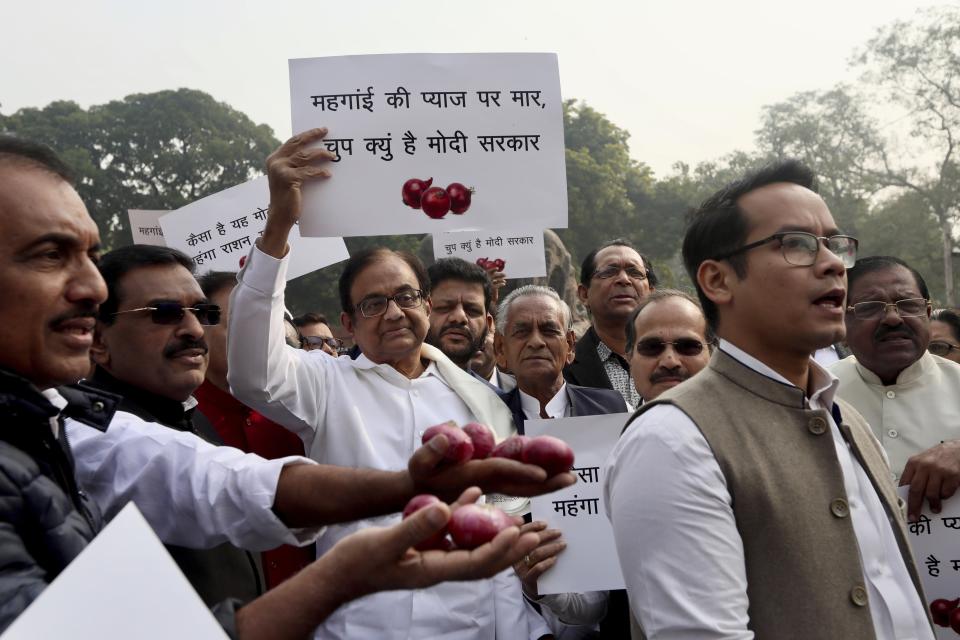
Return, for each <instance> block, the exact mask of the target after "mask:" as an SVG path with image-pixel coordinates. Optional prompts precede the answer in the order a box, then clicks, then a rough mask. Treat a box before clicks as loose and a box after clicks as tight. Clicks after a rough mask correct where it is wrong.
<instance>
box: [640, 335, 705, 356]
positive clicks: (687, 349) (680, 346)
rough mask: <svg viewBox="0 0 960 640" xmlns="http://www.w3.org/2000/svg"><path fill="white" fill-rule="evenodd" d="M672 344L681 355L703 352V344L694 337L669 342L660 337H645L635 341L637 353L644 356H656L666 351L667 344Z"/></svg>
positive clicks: (696, 354)
mask: <svg viewBox="0 0 960 640" xmlns="http://www.w3.org/2000/svg"><path fill="white" fill-rule="evenodd" d="M668 344H670V345H673V348H674V350H675V351H676V352H677V353H678V354H680V355H681V356H698V355H700V354H701V353H703V348H704V344H703V343H702V342H700V341H699V340H695V339H694V338H679V339H678V340H674V341H673V342H670V341H668V340H661V339H660V338H647V339H645V340H641V341H640V342H638V343H637V353H638V354H640V355H641V356H644V357H646V358H656V357H657V356H659V355H660V354H661V353H663V352H664V351H666V349H667V345H668Z"/></svg>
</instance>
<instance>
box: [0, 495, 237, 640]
mask: <svg viewBox="0 0 960 640" xmlns="http://www.w3.org/2000/svg"><path fill="white" fill-rule="evenodd" d="M0 637H2V640H37V639H38V638H70V639H71V640H130V639H131V638H136V639H137V640H169V639H170V638H191V640H193V639H196V640H206V639H210V640H226V638H227V634H226V633H224V632H223V629H221V628H220V625H218V624H217V621H216V620H215V619H214V617H213V615H211V613H210V611H209V610H208V609H207V608H206V606H204V604H203V601H202V600H201V599H200V596H198V595H197V593H196V591H194V590H193V587H191V586H190V583H189V582H188V581H187V579H186V577H184V575H183V574H182V573H181V572H180V568H179V567H177V565H176V563H175V562H174V561H173V558H171V557H170V554H169V553H168V552H167V550H166V549H164V548H163V543H162V542H160V540H159V538H157V536H156V534H155V533H154V532H153V530H152V529H151V528H150V525H148V524H147V521H146V520H144V518H143V516H142V515H141V514H140V511H139V510H138V509H137V507H136V506H135V505H134V504H133V503H132V502H131V503H130V504H128V505H127V506H126V507H124V508H123V510H122V511H121V512H120V513H119V514H117V517H116V518H114V519H113V521H111V522H110V524H109V525H107V526H106V528H104V530H103V531H101V532H100V534H99V535H98V536H97V537H96V538H94V539H93V541H92V542H91V543H90V544H89V545H88V546H87V548H86V549H84V550H83V552H82V553H81V554H80V555H79V556H77V558H76V559H75V560H74V561H73V562H71V563H70V565H69V566H68V567H67V568H66V569H65V570H64V571H63V573H61V574H60V575H59V576H57V578H56V580H54V581H53V583H51V584H50V586H48V587H47V588H46V589H45V590H44V591H43V593H42V594H41V595H40V597H39V598H37V599H36V600H34V602H33V603H32V604H31V605H30V606H29V607H28V608H27V610H26V611H24V612H23V614H21V615H20V617H19V618H17V619H16V620H15V621H14V622H13V624H12V625H10V627H9V628H8V629H7V631H6V633H4V634H3V636H0Z"/></svg>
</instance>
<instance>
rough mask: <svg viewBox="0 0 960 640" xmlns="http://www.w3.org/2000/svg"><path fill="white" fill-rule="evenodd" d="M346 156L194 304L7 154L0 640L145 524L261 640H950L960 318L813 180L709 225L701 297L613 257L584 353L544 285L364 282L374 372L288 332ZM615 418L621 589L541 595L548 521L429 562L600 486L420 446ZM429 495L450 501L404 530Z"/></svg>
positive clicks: (2, 169) (60, 191) (698, 253)
mask: <svg viewBox="0 0 960 640" xmlns="http://www.w3.org/2000/svg"><path fill="white" fill-rule="evenodd" d="M325 133H326V132H325V131H324V130H322V129H318V130H313V131H309V132H306V133H303V134H301V135H299V136H295V137H294V138H292V139H290V140H289V141H287V142H286V143H284V144H283V145H282V146H281V147H280V148H279V149H278V150H277V151H275V152H274V153H273V154H272V155H271V156H270V158H268V159H267V171H268V175H269V182H270V192H271V205H270V211H269V215H268V218H267V222H266V226H265V228H264V231H263V234H262V236H261V238H260V240H259V241H258V242H257V243H256V245H255V246H254V247H252V249H251V251H250V254H249V255H248V257H247V259H246V261H245V262H244V265H243V267H242V268H241V270H240V272H239V274H234V273H221V272H210V273H206V274H200V275H198V274H197V273H196V267H195V265H194V263H193V262H192V260H191V259H190V258H188V257H187V256H186V255H184V254H182V253H181V252H179V251H177V250H175V249H170V248H166V247H151V246H130V247H122V248H118V249H114V250H112V251H110V252H109V253H106V254H104V255H101V251H100V246H99V233H98V231H97V229H96V226H95V225H94V223H93V221H92V220H91V218H90V216H89V215H88V213H87V210H86V208H85V206H84V204H83V202H82V201H81V200H80V198H79V196H78V195H77V193H76V191H75V190H74V188H73V185H72V182H71V177H70V172H69V170H68V168H67V167H66V166H65V165H64V164H63V163H62V162H61V161H60V160H59V158H58V157H57V156H56V155H55V154H54V153H53V152H52V151H51V150H49V149H48V148H46V147H43V146H41V145H37V144H34V143H31V142H27V141H23V140H18V139H16V138H0V230H2V233H0V284H2V285H3V290H4V291H5V292H6V296H7V299H6V302H5V304H4V305H3V306H2V308H0V316H2V317H3V319H4V320H5V323H4V324H5V327H6V330H5V332H4V333H3V334H0V415H2V416H3V417H4V419H5V429H4V430H3V431H2V432H0V433H2V435H0V496H2V498H3V499H2V500H0V631H2V630H3V629H5V628H6V627H7V626H9V625H10V624H11V623H12V622H13V621H14V620H15V619H16V618H17V617H18V616H19V615H20V614H21V613H22V612H23V611H24V610H25V609H26V608H27V607H28V606H29V605H30V603H31V602H32V601H34V600H35V599H37V598H38V597H39V596H40V595H41V594H42V592H43V589H44V588H45V587H46V586H47V585H48V584H50V583H51V582H52V581H53V580H54V579H55V578H56V577H57V575H59V574H60V573H61V572H62V571H63V570H64V569H65V568H66V566H67V565H68V564H69V563H70V562H71V561H72V560H73V559H74V558H75V557H76V556H77V555H78V554H79V553H80V552H81V551H82V550H83V548H84V547H85V546H86V545H87V544H88V543H89V542H90V540H91V539H92V538H93V537H94V536H95V535H96V534H97V532H98V531H99V530H100V529H101V528H102V527H103V526H104V522H105V521H108V520H109V519H110V518H111V517H113V516H114V515H116V513H118V512H119V510H120V509H121V508H123V507H124V506H125V505H126V504H127V503H129V502H133V503H135V504H136V505H137V507H138V508H139V509H140V510H141V512H142V513H143V514H144V516H145V518H146V520H147V521H148V522H149V524H150V525H151V526H152V527H153V529H154V530H155V531H156V533H157V535H158V536H159V537H160V538H161V539H162V540H163V542H164V543H165V545H166V546H167V549H168V550H169V551H170V554H171V556H172V557H173V558H174V560H175V561H176V562H177V564H178V565H179V566H180V568H181V569H182V571H183V572H184V574H185V575H186V577H187V578H188V580H189V581H190V584H191V585H192V586H193V588H194V589H195V590H196V591H197V593H198V594H199V595H200V597H201V598H202V600H203V601H204V603H205V604H206V605H207V606H209V607H210V608H211V611H212V612H213V614H214V615H215V616H216V618H217V620H218V621H219V622H220V624H221V625H222V626H223V628H224V629H225V630H226V631H227V632H228V633H229V634H230V635H231V636H232V637H237V638H278V639H284V638H303V637H310V636H313V637H316V638H371V639H372V638H377V639H380V638H441V637H442V638H451V639H454V638H456V639H460V638H462V639H467V638H471V639H472V638H504V639H512V638H516V639H518V640H519V639H527V638H529V639H541V638H551V637H553V638H567V639H569V638H593V637H604V638H627V637H634V638H671V639H672V638H717V639H720V638H723V639H746V638H752V637H761V638H771V637H773V638H787V639H790V638H797V639H800V638H804V639H807V638H813V637H831V638H877V639H883V640H886V639H890V640H893V639H898V640H900V639H906V638H917V639H919V638H923V639H929V638H933V637H934V633H933V630H932V626H931V621H930V617H929V615H928V612H927V606H926V604H925V599H924V596H923V589H922V585H921V583H920V577H919V573H918V570H917V566H916V564H915V562H914V560H913V556H912V554H911V550H910V546H909V542H908V539H907V530H906V519H907V517H909V518H911V519H914V518H916V517H917V516H918V515H919V513H920V510H921V508H922V507H923V506H924V505H925V504H927V505H929V507H930V508H931V509H932V511H933V512H938V511H939V510H940V509H941V506H942V501H943V500H945V499H947V498H950V497H951V496H952V495H954V493H955V492H956V490H957V488H958V487H960V364H958V363H960V316H958V315H957V313H956V312H955V311H952V310H946V309H943V310H937V311H936V312H934V311H933V309H932V307H931V301H930V293H929V291H928V289H927V286H926V283H925V282H924V279H923V277H922V275H921V274H920V273H918V272H917V271H916V270H914V269H913V268H912V267H910V266H909V265H908V264H906V263H905V262H903V261H902V260H900V259H898V258H896V257H882V256H881V257H868V258H861V259H859V260H858V259H857V254H858V249H859V247H858V242H857V240H856V239H855V238H853V237H850V236H847V235H843V233H842V232H841V230H840V229H838V228H837V226H836V224H835V222H834V220H833V217H832V216H831V214H830V211H829V209H828V208H827V206H826V204H825V203H824V201H823V200H822V198H820V196H818V195H817V193H816V183H815V180H814V175H813V173H812V172H811V170H810V169H809V168H807V167H804V166H802V165H800V164H798V163H796V162H794V161H784V162H780V163H777V164H774V165H770V166H767V167H764V168H762V169H759V170H757V171H755V172H752V173H750V174H748V175H745V176H743V177H742V178H741V179H739V180H736V181H735V182H733V183H731V184H729V185H727V186H726V187H725V188H723V189H722V190H720V191H719V192H717V193H716V194H714V195H713V196H712V197H710V198H709V199H707V200H706V201H705V202H704V203H703V204H702V205H701V206H700V207H699V208H698V209H697V210H696V211H695V213H694V215H693V216H692V218H691V223H690V226H689V228H688V229H687V231H686V234H685V237H684V240H683V248H682V254H683V260H684V263H685V267H686V269H687V272H688V274H689V275H690V278H691V280H692V281H693V282H694V284H695V288H696V297H694V296H692V295H690V294H687V293H685V292H682V291H678V290H673V289H665V288H662V287H659V286H658V284H659V283H658V279H657V276H656V274H655V273H654V270H653V267H652V264H651V263H650V261H649V260H648V259H647V258H646V257H644V256H643V254H642V253H641V252H640V251H638V249H637V248H636V247H634V246H632V245H631V244H630V243H629V242H626V241H623V240H613V241H611V242H608V243H605V244H603V245H602V246H599V247H597V248H596V249H595V250H594V251H591V252H590V253H589V254H588V255H587V256H586V257H585V258H584V260H583V264H582V266H581V272H580V284H579V287H578V296H579V298H580V300H581V301H582V302H583V304H584V305H585V307H586V308H587V309H588V310H589V312H590V317H591V326H590V327H589V328H588V329H587V330H586V332H584V333H583V335H582V336H581V337H580V338H579V339H577V338H576V336H575V335H574V332H573V330H572V327H573V325H572V317H571V310H570V308H569V306H568V304H567V303H566V302H565V301H564V300H563V299H562V298H561V297H560V296H559V295H558V294H557V292H556V291H554V290H553V289H551V288H549V287H545V286H534V285H529V286H522V287H519V288H517V289H515V290H513V291H511V292H510V293H509V294H507V295H505V296H504V297H503V298H502V299H500V295H499V293H500V288H501V287H502V285H503V284H504V276H503V274H502V273H499V272H496V271H495V270H494V271H491V272H487V271H485V270H484V269H482V268H480V267H479V266H477V265H473V264H470V263H467V262H465V261H463V260H459V259H455V258H447V259H441V260H438V261H437V262H436V263H435V264H433V265H431V266H430V267H429V268H426V267H425V266H424V265H423V264H422V263H421V262H420V260H418V259H417V258H416V257H414V256H412V255H409V254H406V253H402V252H395V251H391V250H388V249H384V248H377V249H371V250H367V251H364V252H361V253H358V254H355V255H353V256H351V257H350V259H349V260H348V262H347V263H346V266H345V268H344V271H343V274H342V276H341V278H340V281H339V298H340V306H341V314H340V324H341V325H342V327H343V329H344V331H345V332H346V333H347V334H349V335H350V336H352V338H353V342H354V345H353V347H352V348H351V349H349V350H347V349H346V348H345V346H344V344H343V343H342V342H341V340H339V339H338V338H337V337H335V336H334V332H333V330H332V327H331V323H330V322H329V321H328V320H327V318H326V317H324V316H322V315H320V314H315V313H307V314H304V315H302V316H298V317H291V316H290V315H289V314H288V313H287V311H286V307H285V303H284V287H285V282H286V270H287V268H288V261H289V246H288V243H287V240H288V236H289V233H290V231H291V230H292V229H293V227H294V225H296V224H297V223H298V221H299V217H300V207H301V190H302V187H303V186H304V184H306V183H309V182H312V181H317V180H325V179H328V178H330V177H331V172H330V171H329V164H328V163H329V162H330V161H331V160H332V156H331V154H330V152H328V151H327V150H326V149H325V148H324V147H323V146H322V145H320V146H318V145H316V143H317V142H318V141H320V140H321V139H322V138H323V136H324V135H325ZM846 349H849V351H850V352H851V355H849V356H848V357H845V358H842V359H840V358H839V355H842V354H843V353H845V350H846ZM838 354H839V355H838ZM607 414H622V415H623V417H624V425H625V426H624V430H623V433H622V434H621V437H620V439H619V441H618V442H617V444H616V446H615V447H614V449H613V451H612V452H611V453H610V456H609V459H608V461H607V463H606V466H605V468H604V470H603V471H604V477H605V484H604V498H605V502H606V506H607V514H606V515H607V516H608V518H609V520H610V523H611V525H612V528H613V533H614V539H615V541H616V551H617V554H618V557H619V560H620V565H621V568H622V571H623V575H624V578H625V581H626V589H625V590H620V591H610V592H606V591H603V592H597V591H584V592H571V593H560V594H541V593H540V592H539V590H538V578H540V577H541V576H542V575H543V574H544V573H545V572H547V571H549V570H550V569H551V568H552V567H554V566H555V564H556V562H557V558H558V557H560V556H561V554H563V553H564V551H565V549H566V543H565V541H564V538H563V531H561V530H557V529H551V528H548V527H547V526H546V524H545V523H543V522H539V521H532V522H531V521H529V518H528V519H527V520H528V521H527V522H524V523H522V524H521V522H520V521H519V519H518V521H517V525H518V526H515V527H511V528H509V529H508V530H506V531H504V532H502V533H501V534H500V535H499V536H497V538H496V539H494V541H493V542H491V543H488V544H486V545H483V546H481V547H479V548H478V549H475V550H473V551H469V552H468V551H463V550H453V551H442V550H432V551H422V552H421V551H416V550H415V549H413V547H414V546H415V545H416V544H417V543H418V542H420V541H423V540H425V539H427V538H429V537H430V536H432V535H434V534H435V533H436V532H437V531H438V530H440V529H441V528H442V527H443V526H445V524H446V522H447V521H448V519H449V517H450V512H451V508H453V507H456V506H457V505H460V504H464V503H468V502H473V501H476V500H477V499H479V497H480V496H481V494H485V499H486V500H488V501H490V502H493V503H495V504H499V505H501V506H502V507H503V508H504V509H505V510H507V511H508V512H509V513H512V514H519V515H522V514H525V513H527V512H528V511H529V509H528V500H527V498H528V497H531V496H535V495H541V494H544V493H549V492H552V491H555V490H558V489H561V488H564V487H567V486H570V485H571V484H573V483H574V481H575V478H574V476H573V475H572V474H570V473H562V474H557V475H555V476H553V477H547V474H546V472H545V471H544V470H543V469H541V468H539V467H536V466H532V465H526V464H522V463H520V462H516V461H513V460H508V459H503V458H494V459H487V460H479V461H470V462H467V463H464V464H459V465H451V464H448V463H445V461H444V453H445V451H446V448H447V446H448V444H449V443H448V442H447V440H446V438H445V437H443V436H439V437H437V438H434V439H433V440H430V441H429V442H428V443H427V444H426V445H421V440H422V436H423V433H424V431H425V430H426V428H427V427H429V426H432V425H434V424H439V423H442V422H446V421H449V420H453V421H455V422H456V423H458V424H461V425H463V424H466V423H469V422H480V423H483V424H486V425H489V426H490V427H491V428H492V429H493V430H494V431H495V432H496V434H497V437H498V438H500V439H502V438H506V437H508V436H511V435H514V434H523V433H524V432H525V423H526V421H528V420H542V419H557V418H564V417H571V416H595V415H607ZM897 484H900V485H905V486H909V499H908V500H907V502H906V504H903V502H902V501H900V500H898V496H897V493H896V485H897ZM419 493H432V494H435V495H437V496H439V497H440V498H441V499H442V500H443V501H445V502H444V503H441V504H439V505H435V506H432V507H429V508H426V509H422V510H421V511H418V512H417V513H415V514H414V515H413V516H412V517H410V518H407V519H405V520H402V521H401V519H400V516H399V514H398V512H399V511H400V510H401V509H402V508H403V506H404V505H405V504H406V502H407V500H409V499H410V498H411V497H412V496H414V495H416V494H419ZM448 504H449V506H448Z"/></svg>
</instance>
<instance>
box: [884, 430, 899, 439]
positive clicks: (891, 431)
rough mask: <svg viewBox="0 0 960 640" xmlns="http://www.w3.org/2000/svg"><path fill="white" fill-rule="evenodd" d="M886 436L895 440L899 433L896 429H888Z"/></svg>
mask: <svg viewBox="0 0 960 640" xmlns="http://www.w3.org/2000/svg"><path fill="white" fill-rule="evenodd" d="M887 435H888V436H890V437H891V438H896V437H897V436H899V435H900V432H899V431H897V430H896V429H890V430H889V431H887Z"/></svg>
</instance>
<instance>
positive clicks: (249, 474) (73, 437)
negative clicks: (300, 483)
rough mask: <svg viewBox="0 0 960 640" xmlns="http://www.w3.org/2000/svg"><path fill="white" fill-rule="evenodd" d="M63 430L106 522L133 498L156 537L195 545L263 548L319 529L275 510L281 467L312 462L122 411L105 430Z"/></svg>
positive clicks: (301, 539) (69, 424)
mask: <svg viewBox="0 0 960 640" xmlns="http://www.w3.org/2000/svg"><path fill="white" fill-rule="evenodd" d="M65 428H66V433H67V437H68V438H69V440H70V448H71V449H72V451H73V457H74V462H75V467H76V470H75V472H76V476H77V482H78V483H79V484H80V486H82V487H83V489H84V490H85V491H86V492H87V493H88V494H90V497H91V498H93V500H94V502H96V503H97V506H98V507H100V510H101V511H102V512H103V515H104V518H105V519H106V520H110V519H111V518H113V516H115V515H116V514H117V513H118V512H119V511H120V509H122V508H123V507H124V506H125V505H126V504H127V503H128V502H131V501H132V502H134V503H135V504H136V505H137V508H138V509H140V511H141V512H142V513H143V516H144V517H145V518H146V519H147V522H149V523H150V526H151V527H153V530H154V531H155V532H156V533H157V535H158V536H159V537H160V539H161V540H163V541H164V542H166V543H167V544H176V545H180V546H183V547H191V548H196V549H203V548H210V547H214V546H216V545H218V544H222V543H224V542H230V543H231V544H233V545H235V546H237V547H242V548H244V549H249V550H251V551H263V550H266V549H273V548H275V547H277V546H279V545H281V544H292V545H297V546H300V545H304V544H310V543H311V542H313V541H314V540H315V539H316V538H317V536H318V535H319V534H320V531H321V530H320V529H288V528H287V527H286V525H284V524H283V522H281V521H280V519H279V518H277V516H276V514H274V512H273V508H272V507H273V502H274V498H275V496H276V492H277V481H278V480H279V478H280V471H281V470H282V469H283V467H285V466H286V465H290V464H315V463H314V462H313V461H312V460H308V459H307V458H302V457H299V456H290V457H287V458H279V459H277V460H265V459H263V458H261V457H260V456H258V455H256V454H252V453H244V452H243V451H240V450H239V449H234V448H232V447H217V446H214V445H212V444H210V443H209V442H207V441H206V440H203V439H202V438H199V437H197V436H195V435H194V434H192V433H188V432H184V431H177V430H175V429H171V428H169V427H165V426H163V425H161V424H158V423H156V422H145V421H144V420H143V419H142V418H140V417H138V416H135V415H133V414H132V413H127V412H125V411H118V412H117V413H116V414H115V415H114V417H113V420H112V421H111V422H110V426H109V427H108V428H107V430H106V432H103V431H100V430H98V429H94V428H93V427H89V426H87V425H85V424H82V423H80V422H77V421H75V420H71V419H67V420H66V422H65Z"/></svg>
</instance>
